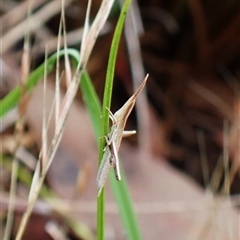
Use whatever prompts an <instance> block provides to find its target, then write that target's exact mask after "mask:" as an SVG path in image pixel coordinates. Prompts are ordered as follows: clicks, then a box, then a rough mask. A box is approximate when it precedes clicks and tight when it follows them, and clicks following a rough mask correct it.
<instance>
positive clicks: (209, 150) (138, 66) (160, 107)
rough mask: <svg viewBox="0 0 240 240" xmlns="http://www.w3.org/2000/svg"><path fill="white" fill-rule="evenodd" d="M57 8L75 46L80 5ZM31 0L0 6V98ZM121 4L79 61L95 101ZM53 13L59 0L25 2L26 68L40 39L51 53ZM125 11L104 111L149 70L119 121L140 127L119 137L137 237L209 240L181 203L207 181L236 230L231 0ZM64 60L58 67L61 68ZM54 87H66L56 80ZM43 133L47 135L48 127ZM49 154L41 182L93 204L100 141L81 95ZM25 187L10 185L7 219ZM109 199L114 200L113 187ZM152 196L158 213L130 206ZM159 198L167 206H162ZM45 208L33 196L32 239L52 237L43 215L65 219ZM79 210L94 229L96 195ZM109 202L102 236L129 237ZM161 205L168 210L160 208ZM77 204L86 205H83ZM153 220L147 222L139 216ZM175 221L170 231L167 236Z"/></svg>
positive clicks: (4, 135)
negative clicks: (14, 195) (12, 199)
mask: <svg viewBox="0 0 240 240" xmlns="http://www.w3.org/2000/svg"><path fill="white" fill-rule="evenodd" d="M100 4H101V1H99V0H94V1H93V3H92V9H91V21H92V20H93V19H94V17H95V15H96V13H97V11H98V9H99V6H100ZM65 5H66V8H65V18H66V28H67V44H68V47H71V48H76V49H79V46H80V43H81V34H82V29H83V24H84V19H85V14H86V6H87V1H85V0H84V1H71V0H65ZM28 6H29V1H13V0H6V1H2V2H1V6H0V14H1V40H0V41H1V58H0V61H1V90H0V96H1V98H3V97H4V96H6V94H7V93H9V92H10V91H11V90H12V89H13V88H14V87H16V86H18V85H19V82H20V76H21V58H22V55H23V42H24V35H25V33H26V28H27V26H28V25H27V24H29V23H28V22H27V12H28ZM119 11H120V8H119V2H116V3H115V4H114V8H113V10H112V12H111V15H110V17H109V19H108V21H107V24H106V25H105V27H104V28H103V30H102V32H101V34H100V36H99V38H98V40H97V42H96V45H95V47H94V50H93V52H92V54H91V57H90V59H89V62H88V64H87V70H88V72H89V74H90V76H91V79H92V81H93V84H94V86H95V89H96V91H97V93H98V96H99V98H100V100H101V101H102V98H103V90H104V83H105V76H106V66H107V62H108V56H109V49H110V45H111V41H112V37H113V32H114V29H115V26H116V22H117V19H118V16H119ZM60 12H61V1H56V0H55V1H54V0H52V1H46V0H35V1H33V3H32V16H33V17H35V18H34V20H31V21H32V22H31V23H30V25H31V24H33V25H34V27H33V28H32V32H31V38H30V43H31V50H30V66H31V69H35V68H36V67H37V66H39V65H40V64H41V63H42V62H43V61H44V58H45V49H46V48H45V47H46V45H47V46H48V54H49V55H50V54H52V53H55V52H56V50H57V38H58V29H59V21H60ZM130 16H132V19H133V21H131V18H128V20H127V21H128V22H126V27H125V32H124V34H123V36H122V40H121V43H120V46H119V53H118V60H117V64H116V72H115V82H114V89H113V99H112V111H113V112H115V111H116V110H117V109H119V108H120V107H121V106H122V105H123V103H124V102H125V101H126V100H127V99H128V98H129V96H130V95H131V94H132V93H133V92H134V89H135V88H136V87H137V86H138V85H139V84H140V83H141V81H142V80H143V77H144V74H145V73H149V75H150V77H149V80H148V82H147V86H146V91H145V93H143V94H142V96H141V97H140V99H141V100H139V104H138V106H137V108H136V109H135V110H134V112H133V114H131V116H130V117H129V121H128V123H127V126H126V128H127V129H136V130H137V131H138V132H139V134H138V135H136V136H133V137H131V138H129V139H126V140H124V143H123V146H122V147H121V150H120V157H121V158H122V159H123V162H124V163H123V164H124V166H126V174H127V176H128V177H129V178H130V180H129V182H130V183H129V187H130V191H131V192H132V195H133V199H134V201H135V202H136V212H137V214H139V221H140V226H141V229H142V232H143V235H144V239H160V236H162V239H166V240H168V239H221V238H213V237H212V236H214V237H216V236H215V235H211V234H212V233H209V232H207V233H206V234H203V235H201V234H198V232H200V233H202V232H203V231H202V229H205V228H204V224H202V225H201V224H200V223H199V224H196V226H199V228H197V227H196V228H191V229H192V232H194V233H196V235H194V233H189V232H191V231H190V230H189V227H190V223H191V221H192V217H193V216H192V215H194V214H193V212H194V211H193V210H192V211H190V212H189V210H188V209H187V207H186V206H185V205H188V206H190V205H191V204H190V203H188V201H193V202H194V204H196V201H195V200H196V199H201V197H203V196H204V189H206V188H208V189H209V190H210V191H211V192H212V193H213V195H215V196H228V198H229V199H231V201H232V202H233V204H234V206H235V207H234V210H232V209H231V210H229V212H228V213H227V215H225V214H224V215H225V216H228V214H229V216H232V217H231V218H232V219H234V220H232V226H233V228H234V226H235V228H234V229H237V228H239V226H238V222H237V221H235V220H236V219H238V221H239V193H240V186H239V181H240V127H239V125H240V124H239V121H240V1H239V0H231V1H217V0H210V1H203V0H190V1H182V0H170V1H162V0H161V1H159V0H158V1H155V0H148V1H145V0H141V1H140V0H139V1H133V3H132V7H131V11H130V13H129V17H130ZM61 68H62V69H63V68H64V64H62V66H61ZM54 74H55V73H54V72H53V73H51V74H50V75H49V77H48V83H47V84H48V90H47V98H46V99H47V104H46V105H47V112H48V111H50V105H51V104H50V103H51V101H52V99H53V96H54V80H55V75H54ZM61 87H62V92H64V91H65V90H66V86H65V84H64V83H63V84H62V86H61ZM42 98H43V96H42V87H41V84H40V86H38V87H37V88H36V89H35V90H34V93H33V94H31V96H29V99H28V103H27V106H26V113H25V120H24V121H25V122H24V131H23V135H22V137H21V146H22V148H23V150H24V154H27V155H23V156H24V157H23V158H27V156H29V155H30V157H29V158H30V159H31V158H32V157H35V158H37V157H38V154H39V149H40V146H41V127H42V122H41V119H42V108H43V105H42V101H40V100H41V99H42ZM48 101H49V102H48ZM48 103H49V104H48ZM48 105H49V109H48ZM17 119H18V117H17V114H16V112H12V115H10V116H9V118H8V119H7V120H6V118H5V119H4V120H3V123H4V125H2V126H3V128H2V130H1V131H2V132H1V139H2V140H1V142H2V143H1V144H2V148H1V156H2V159H3V163H2V170H1V175H2V177H1V191H2V193H1V195H2V196H3V198H2V204H1V215H0V216H1V220H2V224H1V227H2V229H3V226H4V220H5V217H6V215H5V213H6V209H7V202H8V191H9V182H10V170H9V169H10V168H9V166H10V163H11V157H12V153H13V146H14V141H15V135H14V124H15V123H16V122H17ZM49 134H50V135H51V129H50V133H49ZM139 146H140V149H139ZM141 147H142V148H141ZM226 155H227V165H228V167H229V169H230V170H226V168H225V167H226V166H225V165H224V161H223V159H224V156H226ZM143 156H145V157H146V156H147V157H146V158H147V159H145V160H142V158H143ZM138 159H140V160H139V161H140V162H144V161H145V163H144V164H145V165H144V164H143V165H144V167H140V168H141V169H140V170H139V169H138V167H136V166H138V165H141V164H139V163H138V162H137V160H138ZM56 160H58V161H59V164H53V166H52V167H51V169H50V171H49V174H48V176H47V180H46V186H47V187H48V188H50V189H51V191H52V192H53V193H54V194H57V195H58V196H60V198H62V199H67V200H66V201H67V202H68V201H69V198H70V199H71V200H72V201H74V202H75V201H76V204H77V202H78V201H79V202H81V201H82V202H84V201H90V200H91V201H94V198H95V195H96V189H95V177H94V176H96V168H97V166H96V163H97V145H96V142H95V140H94V137H93V131H92V127H91V123H90V121H89V116H88V114H87V112H86V110H85V107H84V105H83V100H82V96H81V91H79V92H78V94H77V97H76V101H75V102H74V105H73V107H72V110H71V113H70V116H69V121H68V123H67V126H66V130H65V135H64V137H63V140H62V142H61V144H60V147H59V150H58V152H57V154H56ZM129 162H130V163H129ZM28 163H29V165H30V166H29V165H27V164H26V163H21V164H22V166H23V169H24V170H25V171H28V172H29V174H30V175H31V172H32V170H31V169H33V166H34V164H35V163H34V160H29V161H28ZM224 169H225V170H224ZM81 171H82V172H84V174H82V175H83V176H85V177H84V180H81V181H80V182H81V184H80V185H81V187H80V190H79V189H76V185H77V186H78V184H76V183H77V182H78V183H79V175H81V174H80V173H81ZM224 171H225V175H224ZM146 172H147V173H146ZM144 174H145V175H144ZM82 175H81V176H82ZM142 176H145V177H143V179H144V183H143V184H145V185H144V187H142V189H141V188H140V186H139V185H141V181H143V180H139V179H140V178H142ZM226 176H227V177H226ZM226 179H228V181H229V182H228V183H229V188H227V189H226V188H224V184H225V183H226ZM26 181H27V180H26ZM142 186H143V185H142ZM27 189H28V187H26V185H24V184H23V183H21V181H19V185H18V196H19V202H18V204H19V205H17V206H16V218H15V225H14V226H15V227H16V226H17V225H18V221H19V217H20V216H21V214H22V212H23V210H24V208H25V206H26V202H24V198H25V197H26V196H27V192H28V190H27ZM159 189H160V190H159ZM69 196H71V197H69ZM164 196H165V197H164ZM236 199H238V201H236ZM21 201H22V202H21ZM109 201H110V202H111V201H112V196H111V194H110V195H109ZM141 201H142V202H141ZM152 201H154V203H156V209H158V210H156V212H157V213H156V215H155V214H154V209H149V212H148V213H146V214H147V216H145V215H144V214H145V213H144V212H141V207H138V205H137V204H138V203H139V202H140V203H143V202H144V203H151V202H152ZM161 201H165V202H163V204H162V202H161ZM171 201H182V202H185V203H186V204H185V205H184V204H183V209H185V210H186V211H184V210H181V211H180V210H178V208H176V206H175V205H174V204H173V205H171V204H170V205H165V204H164V203H166V204H167V203H170V202H171ZM111 203H112V202H111ZM157 203H159V204H157ZM38 204H39V205H38ZM44 204H45V205H44ZM44 204H43V209H45V211H46V213H45V214H43V213H42V210H41V206H40V202H39V203H37V205H36V209H35V212H34V216H33V221H31V223H30V225H31V227H28V228H27V231H26V236H25V239H33V238H32V237H30V236H33V235H32V234H33V233H35V234H36V232H37V233H38V234H37V235H38V236H35V237H34V239H53V238H51V237H50V235H49V234H47V233H46V231H43V229H44V228H45V227H46V223H49V221H50V220H51V221H54V222H55V221H56V222H58V224H60V225H61V226H64V222H65V220H64V217H62V216H61V217H59V216H58V214H55V213H53V212H52V211H50V210H49V209H48V207H47V206H48V205H47V204H46V203H44ZM79 204H80V203H79ZM161 204H162V205H161ZM74 206H75V205H74ZM84 206H85V205H83V206H82V208H81V207H80V209H79V210H78V211H79V212H77V213H76V215H77V216H76V218H80V219H81V221H83V222H84V224H86V225H87V226H88V227H89V228H90V229H91V230H92V231H93V232H94V224H95V222H94V221H95V220H94V214H95V212H94V206H95V205H94V202H92V205H89V206H88V205H86V207H84ZM109 206H110V207H109V209H110V210H109V209H108V208H107V214H108V213H109V215H110V217H109V225H108V229H107V233H108V235H107V236H108V237H107V239H126V238H125V237H124V234H123V233H122V229H121V228H120V229H119V226H118V227H116V225H118V224H119V223H118V221H119V220H112V222H111V221H110V220H111V219H115V218H117V211H116V209H115V208H114V206H113V207H112V208H113V210H111V209H112V208H111V204H109ZM140 206H141V205H140ZM152 206H153V207H154V206H155V205H154V204H152ZM160 206H162V208H161V207H160ZM164 206H165V207H166V208H167V209H168V210H166V211H165V210H164V208H165V207H164ZM194 206H195V205H194ZM193 208H194V207H193ZM46 209H48V210H46ZM86 209H88V210H87V211H86V212H84V211H85V210H86ZM114 209H115V210H114ZM146 209H147V207H146ZM159 209H160V210H159ZM171 209H172V210H171ZM82 211H83V212H82ZM138 211H139V212H138ZM158 211H159V212H158ZM198 211H199V210H198ZM146 212H147V210H146ZM169 212H171V213H169ZM179 212H181V213H179ZM88 214H90V215H91V214H92V215H91V216H89V215H88ZM181 214H184V215H181ZM158 215H159V216H158ZM190 215H191V216H190ZM151 221H152V224H147V223H151ZM155 221H158V223H155ZM206 222H207V221H206ZM111 224H112V225H111ZM146 224H147V225H146ZM150 225H151V226H150ZM66 229H67V230H66ZM172 229H175V231H174V233H173V231H172ZM193 229H194V230H193ZM196 229H198V230H196ZM199 229H200V230H199ZM227 229H228V230H229V228H227ZM227 229H226V232H227ZM65 230H66V232H67V234H66V235H67V237H68V239H79V238H78V237H76V234H75V233H74V230H71V231H70V230H69V229H68V228H65ZM15 231H16V229H14V230H13V235H14V234H15ZM213 232H214V231H213ZM233 232H234V231H233ZM191 234H193V235H191ZM187 236H188V237H189V238H187ZM191 236H198V237H192V238H191ZM221 236H222V237H223V238H222V239H237V238H225V237H226V236H227V235H224V234H223V235H221ZM158 237H159V238H158ZM66 239H67V238H66Z"/></svg>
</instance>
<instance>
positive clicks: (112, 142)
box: [97, 74, 148, 196]
mask: <svg viewBox="0 0 240 240" xmlns="http://www.w3.org/2000/svg"><path fill="white" fill-rule="evenodd" d="M147 79H148V74H147V75H146V77H145V79H144V80H143V82H142V83H141V85H140V86H139V88H138V89H137V91H136V92H135V93H134V94H133V95H132V96H131V97H130V98H129V99H128V100H127V102H126V103H125V104H124V105H123V106H122V107H121V108H120V109H119V110H118V111H117V112H115V114H112V112H111V111H110V110H109V109H107V110H108V111H109V117H110V119H111V121H112V127H111V130H110V132H109V134H108V135H107V136H105V139H106V146H105V148H104V154H103V158H102V161H101V164H100V167H99V169H98V174H97V187H98V196H99V195H100V194H101V191H102V188H103V187H104V185H105V183H106V180H107V176H108V173H109V171H110V169H111V168H112V167H113V168H114V172H115V177H116V179H117V180H118V181H120V180H121V175H120V168H119V160H118V150H119V148H120V145H121V141H122V138H123V137H128V136H131V135H132V134H135V133H136V131H135V130H133V131H124V128H125V125H126V122H127V119H128V117H129V115H130V113H131V111H132V109H133V107H134V105H135V102H136V99H137V96H138V94H139V93H140V92H141V91H142V89H143V88H144V86H145V84H146V82H147Z"/></svg>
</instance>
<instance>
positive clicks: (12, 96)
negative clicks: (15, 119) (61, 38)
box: [0, 49, 79, 118]
mask: <svg viewBox="0 0 240 240" xmlns="http://www.w3.org/2000/svg"><path fill="white" fill-rule="evenodd" d="M68 54H69V55H70V56H71V57H72V58H73V59H74V60H75V61H78V60H79V52H78V51H77V50H75V49H68ZM63 55H64V50H61V51H60V52H59V56H60V57H61V56H63ZM56 60H57V54H56V53H55V54H53V55H52V56H51V57H50V58H48V60H47V64H46V66H47V69H45V67H44V66H45V63H42V64H41V65H40V66H39V67H38V68H36V69H35V70H34V71H33V72H32V73H31V74H30V75H29V77H28V79H27V91H28V92H30V91H31V90H32V89H33V88H34V87H35V85H36V84H37V83H38V82H39V81H40V80H41V79H43V77H44V72H45V71H46V73H47V74H48V73H49V72H50V71H51V70H52V69H53V67H54V66H55V62H56ZM19 99H20V88H19V87H16V88H15V89H14V90H12V91H11V92H10V93H9V94H8V95H7V96H5V97H4V98H3V99H2V100H1V101H0V118H2V117H3V116H4V115H5V114H6V113H7V112H8V111H10V110H11V109H12V108H14V107H15V106H16V105H17V104H18V102H19Z"/></svg>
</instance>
